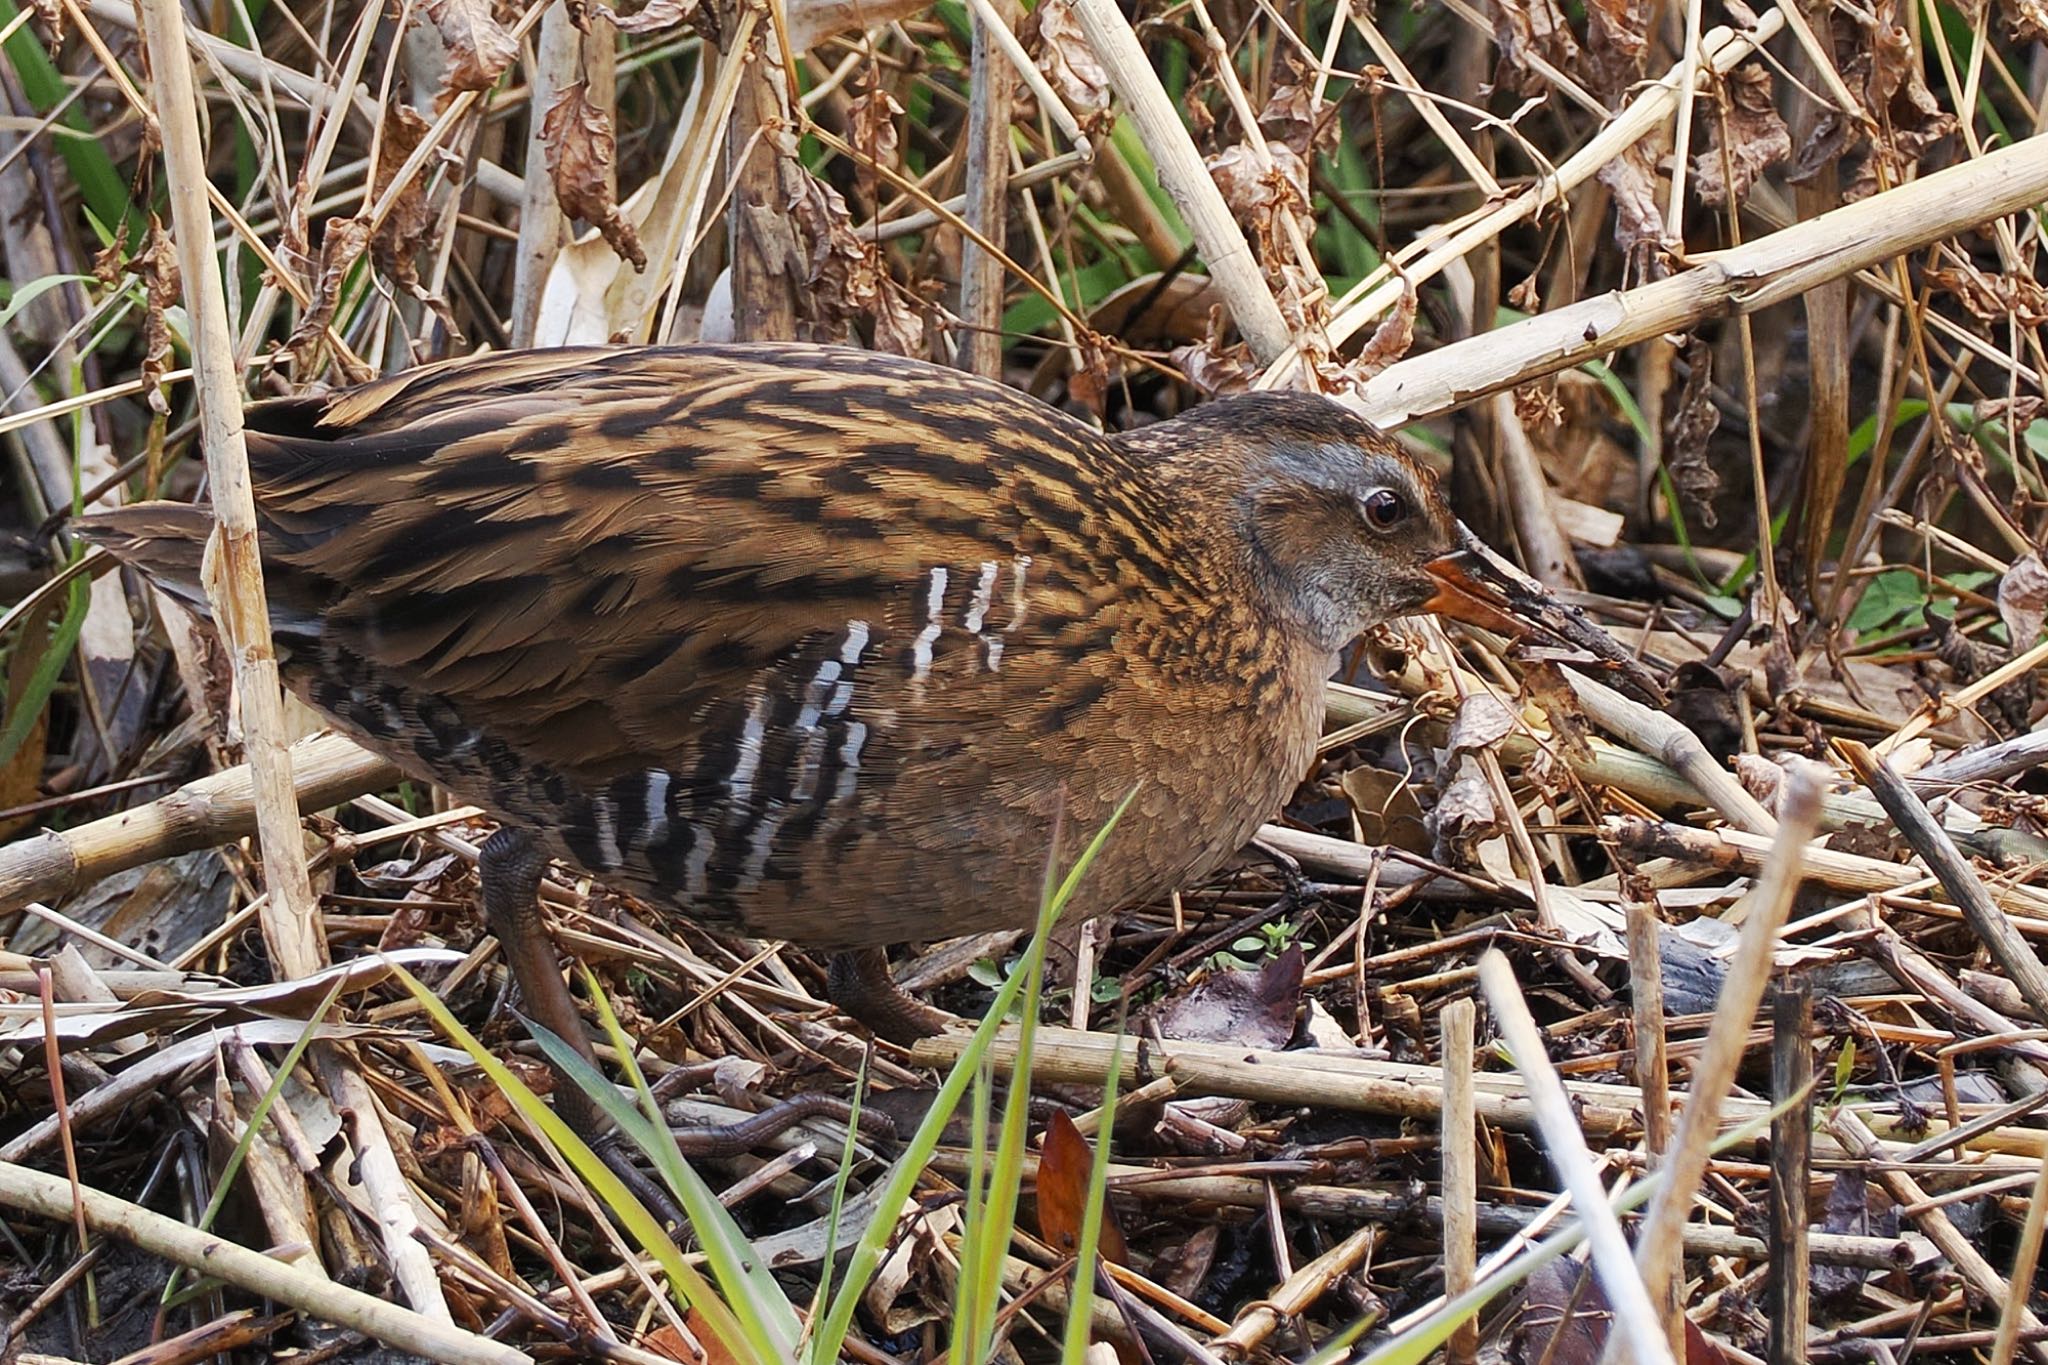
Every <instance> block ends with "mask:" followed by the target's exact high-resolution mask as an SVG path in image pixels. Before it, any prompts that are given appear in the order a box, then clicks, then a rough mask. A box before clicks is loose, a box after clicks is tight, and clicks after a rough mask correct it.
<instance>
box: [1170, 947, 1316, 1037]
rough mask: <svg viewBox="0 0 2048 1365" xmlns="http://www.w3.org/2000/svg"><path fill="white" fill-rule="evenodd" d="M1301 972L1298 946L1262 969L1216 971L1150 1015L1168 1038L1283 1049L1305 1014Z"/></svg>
mask: <svg viewBox="0 0 2048 1365" xmlns="http://www.w3.org/2000/svg"><path fill="white" fill-rule="evenodd" d="M1302 972H1303V959H1302V954H1301V948H1300V946H1299V945H1295V946H1293V947H1289V948H1288V949H1287V950H1286V951H1285V952H1282V953H1281V954H1279V955H1278V956H1277V957H1275V958H1273V959H1272V960H1271V961H1269V962H1267V963H1266V964H1265V965H1264V966H1261V967H1255V968H1226V969H1224V970H1221V971H1212V972H1210V973H1209V974H1208V975H1207V976H1204V977H1203V978H1202V979H1201V980H1200V981H1197V982H1196V983H1195V984H1194V985H1192V986H1189V987H1187V988H1186V989H1185V990H1183V991H1181V992H1179V993H1178V994H1176V995H1173V996H1171V997H1169V998H1168V999H1166V1000H1163V1001H1161V1002H1160V1003H1159V1005H1158V1006H1157V1007H1156V1008H1154V1009H1152V1010H1149V1011H1147V1012H1146V1013H1147V1015H1148V1017H1149V1019H1150V1020H1151V1022H1153V1023H1156V1024H1157V1025H1158V1026H1159V1032H1160V1034H1161V1036H1163V1037H1167V1038H1178V1039H1180V1040H1181V1041H1183V1042H1189V1043H1229V1044H1231V1045H1233V1046H1237V1045H1243V1046H1245V1047H1262V1048H1267V1049H1269V1050H1273V1051H1278V1050H1279V1049H1280V1048H1283V1047H1285V1046H1287V1043H1288V1040H1289V1039H1291V1038H1293V1037H1294V1028H1295V1021H1296V1019H1297V1018H1298V1017H1299V1015H1300V1014H1301V980H1302Z"/></svg>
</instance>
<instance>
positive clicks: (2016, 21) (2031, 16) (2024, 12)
mask: <svg viewBox="0 0 2048 1365" xmlns="http://www.w3.org/2000/svg"><path fill="white" fill-rule="evenodd" d="M2002 8H2003V9H2004V11H2005V27H2006V32H2008V33H2010V34H2011V35H2012V39H2013V41H2014V42H2016V43H2038V42H2040V41H2041V40H2042V39H2044V38H2048V3H2044V0H2003V5H2002Z"/></svg>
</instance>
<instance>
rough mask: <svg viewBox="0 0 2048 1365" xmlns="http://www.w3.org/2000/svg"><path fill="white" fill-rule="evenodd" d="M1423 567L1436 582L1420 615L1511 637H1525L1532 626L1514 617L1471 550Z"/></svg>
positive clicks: (1504, 595)
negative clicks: (1432, 613)
mask: <svg viewBox="0 0 2048 1365" xmlns="http://www.w3.org/2000/svg"><path fill="white" fill-rule="evenodd" d="M1423 567H1424V568H1425V569H1426V570H1427V571H1428V573H1429V576H1430V577H1431V578H1434V579H1435V580H1436V581H1437V589H1436V596H1434V597H1432V598H1430V599H1429V600H1428V601H1427V602H1424V603H1423V604H1422V609H1423V610H1424V611H1431V612H1435V613H1436V614H1437V615H1438V616H1448V617H1450V618H1451V619H1452V620H1454V621H1463V622H1465V623H1466V624H1468V625H1474V626H1479V627H1481V628H1482V629H1485V630H1491V631H1497V632H1499V633H1500V634H1502V635H1507V636H1511V637H1517V638H1518V637H1520V636H1523V635H1527V634H1528V633H1529V631H1530V628H1531V627H1532V625H1533V624H1534V623H1533V622H1531V621H1528V620H1525V619H1524V618H1522V617H1520V616H1517V615H1516V614H1515V610H1514V603H1513V601H1512V600H1511V598H1510V597H1509V595H1508V593H1507V592H1505V591H1503V590H1502V587H1501V586H1500V585H1499V584H1498V583H1497V581H1496V580H1495V579H1494V577H1493V575H1491V574H1490V573H1488V572H1487V565H1486V561H1484V560H1483V559H1481V558H1480V557H1479V556H1478V555H1476V554H1474V553H1473V552H1472V551H1471V550H1454V551H1452V552H1451V553H1450V554H1447V555H1443V556H1441V557H1440V558H1437V559H1432V560H1431V561H1429V563H1428V564H1426V565H1424V566H1423Z"/></svg>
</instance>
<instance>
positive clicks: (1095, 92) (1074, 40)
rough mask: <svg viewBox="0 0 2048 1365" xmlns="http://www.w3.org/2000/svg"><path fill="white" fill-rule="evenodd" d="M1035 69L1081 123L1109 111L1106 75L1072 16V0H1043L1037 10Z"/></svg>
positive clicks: (1085, 36)
mask: <svg viewBox="0 0 2048 1365" xmlns="http://www.w3.org/2000/svg"><path fill="white" fill-rule="evenodd" d="M1035 31H1036V33H1037V34H1038V51H1037V53H1036V54H1035V55H1036V59H1037V62H1038V69H1039V70H1040V71H1042V72H1044V73H1045V79H1046V81H1047V83H1048V84H1050V85H1051V86H1052V88H1053V92H1054V93H1055V94H1057V95H1058V96H1059V97H1060V98H1061V99H1063V100H1065V101H1066V104H1067V108H1068V109H1070V110H1072V111H1073V113H1074V116H1075V117H1076V118H1078V119H1080V120H1081V121H1082V122H1083V123H1088V122H1090V121H1091V120H1092V119H1094V118H1096V117H1098V116H1100V115H1101V114H1103V113H1105V112H1106V111H1107V110H1108V109H1109V72H1107V71H1105V70H1103V67H1102V63H1101V62H1100V61H1098V60H1096V57H1095V49H1094V48H1093V47H1092V46H1090V45H1089V42H1088V35H1087V34H1086V33H1084V32H1083V31H1082V29H1081V21H1080V20H1079V19H1076V18H1075V17H1074V3H1073V0H1046V3H1045V4H1043V5H1040V6H1039V7H1038V22H1037V24H1036V25H1035Z"/></svg>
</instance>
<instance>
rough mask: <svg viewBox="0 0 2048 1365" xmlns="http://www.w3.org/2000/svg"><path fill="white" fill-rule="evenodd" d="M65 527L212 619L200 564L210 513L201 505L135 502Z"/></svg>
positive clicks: (205, 542) (202, 563)
mask: <svg viewBox="0 0 2048 1365" xmlns="http://www.w3.org/2000/svg"><path fill="white" fill-rule="evenodd" d="M70 529H71V530H72V531H73V532H74V533H75V534H77V535H78V537H79V538H80V539H82V540H84V541H85V542H86V543H87V544H90V545H97V546H99V547H100V548H101V549H103V550H105V551H106V552H107V553H108V554H111V555H112V556H113V557H114V558H116V559H118V560H120V561H121V562H122V563H123V564H125V565H127V566H128V567H129V568H131V569H133V570H135V571H136V572H137V573H139V574H141V575H142V576H143V577H144V578H146V579H148V580H149V581H150V582H151V583H154V584H155V585H156V586H157V587H158V588H160V589H162V590H163V591H164V592H166V593H168V594H170V595H171V596H172V597H174V598H176V599H177V600H178V601H179V602H181V603H183V604H184V605H185V606H188V607H190V608H191V609H192V610H194V611H196V612H198V613H199V614H200V615H201V616H203V617H206V618H207V619H209V620H210V619H212V614H213V613H212V609H211V608H210V607H209V606H208V604H207V601H206V586H205V567H204V566H205V562H206V545H207V538H208V537H209V536H210V535H211V534H212V532H213V515H212V514H211V513H210V512H208V511H207V509H206V508H204V507H194V506H192V505H191V504H190V503H182V502H139V503H136V504H135V505H134V506H132V507H117V508H112V509H110V510H108V511H104V512H92V513H89V514H87V515H85V516H82V517H79V518H77V519H75V520H74V521H72V523H71V528H70Z"/></svg>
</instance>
